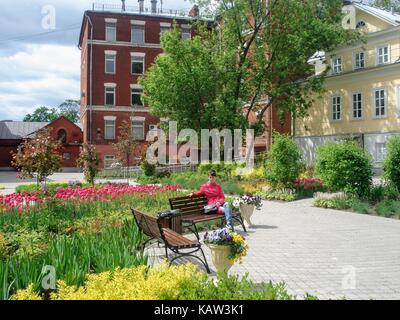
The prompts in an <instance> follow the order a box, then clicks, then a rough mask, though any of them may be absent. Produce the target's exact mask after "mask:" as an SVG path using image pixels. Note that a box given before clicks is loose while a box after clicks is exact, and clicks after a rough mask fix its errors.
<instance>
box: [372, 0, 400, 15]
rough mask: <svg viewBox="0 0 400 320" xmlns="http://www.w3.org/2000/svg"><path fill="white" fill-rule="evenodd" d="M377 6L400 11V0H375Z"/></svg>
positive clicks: (374, 3)
mask: <svg viewBox="0 0 400 320" xmlns="http://www.w3.org/2000/svg"><path fill="white" fill-rule="evenodd" d="M372 4H373V5H374V6H375V7H378V8H382V9H386V10H388V11H391V10H392V9H393V10H394V11H396V12H400V0H374V1H373V3H372Z"/></svg>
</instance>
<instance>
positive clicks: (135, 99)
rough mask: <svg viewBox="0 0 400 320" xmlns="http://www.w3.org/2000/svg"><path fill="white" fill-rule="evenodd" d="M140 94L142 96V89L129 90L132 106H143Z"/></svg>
mask: <svg viewBox="0 0 400 320" xmlns="http://www.w3.org/2000/svg"><path fill="white" fill-rule="evenodd" d="M142 94H143V89H139V88H132V89H131V95H132V106H143V102H142Z"/></svg>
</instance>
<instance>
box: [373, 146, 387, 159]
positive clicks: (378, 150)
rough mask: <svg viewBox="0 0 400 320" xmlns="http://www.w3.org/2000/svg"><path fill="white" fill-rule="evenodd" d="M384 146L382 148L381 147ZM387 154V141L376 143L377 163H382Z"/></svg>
mask: <svg viewBox="0 0 400 320" xmlns="http://www.w3.org/2000/svg"><path fill="white" fill-rule="evenodd" d="M381 147H382V149H381ZM386 156H387V145H386V142H376V143H375V159H376V162H377V163H381V162H383V161H384V160H385V158H386Z"/></svg>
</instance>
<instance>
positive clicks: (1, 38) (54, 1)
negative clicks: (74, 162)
mask: <svg viewBox="0 0 400 320" xmlns="http://www.w3.org/2000/svg"><path fill="white" fill-rule="evenodd" d="M93 2H96V3H107V4H120V3H121V2H120V1H119V0H98V1H96V0H30V1H26V0H1V1H0V12H1V17H0V25H1V28H0V66H1V68H0V120H21V119H22V118H23V117H24V115H26V114H27V113H30V112H32V111H33V110H34V109H35V108H36V107H38V106H41V105H45V106H49V107H54V106H58V105H59V104H61V103H62V102H63V101H64V100H65V99H78V98H79V87H80V83H79V78H80V51H79V49H78V47H77V43H78V36H79V29H80V24H81V22H82V16H83V12H84V11H85V10H87V9H90V8H91V7H92V3H93ZM145 3H146V6H150V0H145ZM159 3H160V1H159ZM126 5H127V6H137V0H126ZM46 6H50V7H49V8H50V9H51V8H54V9H55V20H54V21H55V29H52V30H47V29H45V28H43V24H42V22H43V19H44V18H45V17H46V14H47V13H48V12H49V11H47V9H48V7H46ZM191 6H192V5H191V3H190V2H189V1H187V0H164V1H163V7H164V8H171V9H188V8H190V7H191ZM42 10H44V11H43V12H44V13H42ZM47 21H48V20H46V19H45V22H47Z"/></svg>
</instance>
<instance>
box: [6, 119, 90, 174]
mask: <svg viewBox="0 0 400 320" xmlns="http://www.w3.org/2000/svg"><path fill="white" fill-rule="evenodd" d="M44 128H46V129H49V130H50V134H51V136H52V138H53V139H55V140H57V141H59V142H60V144H61V148H60V150H59V153H60V156H61V157H62V160H61V166H62V168H63V169H64V171H76V170H77V160H78V158H79V153H80V148H81V145H82V141H83V133H82V129H81V128H80V126H79V125H77V124H75V123H73V122H71V121H70V120H68V119H66V118H65V117H60V118H58V119H57V120H55V121H53V122H51V123H49V122H23V121H0V171H2V170H15V168H13V166H12V153H16V152H17V151H18V148H19V147H20V146H21V144H22V143H23V141H24V140H25V139H30V138H31V137H33V136H34V135H35V133H36V132H37V131H39V130H41V129H44Z"/></svg>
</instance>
